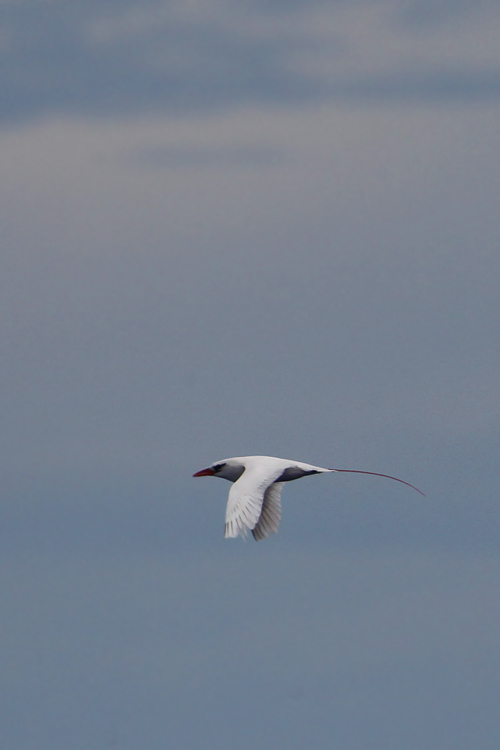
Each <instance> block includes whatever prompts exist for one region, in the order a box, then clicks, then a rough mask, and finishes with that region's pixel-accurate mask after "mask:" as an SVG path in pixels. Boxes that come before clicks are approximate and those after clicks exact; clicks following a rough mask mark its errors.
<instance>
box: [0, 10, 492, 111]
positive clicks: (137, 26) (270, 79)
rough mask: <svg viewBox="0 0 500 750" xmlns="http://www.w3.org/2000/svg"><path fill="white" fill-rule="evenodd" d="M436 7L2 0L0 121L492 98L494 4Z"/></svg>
mask: <svg viewBox="0 0 500 750" xmlns="http://www.w3.org/2000/svg"><path fill="white" fill-rule="evenodd" d="M432 7H434V6H432ZM439 7H440V9H441V10H440V13H439V14H438V15H436V13H435V12H434V11H433V10H432V8H431V6H430V5H429V4H428V3H426V2H420V3H410V4H408V3H405V2H399V3H394V2H388V1H386V0H381V1H380V2H376V3H371V4H368V5H367V4H366V3H363V2H352V3H345V2H339V3H333V4H330V5H328V6H325V5H324V4H323V3H320V2H312V3H307V4H305V3H299V2H296V3H292V4H290V3H286V4H284V3H260V4H257V5H249V4H244V5H241V4H239V3H236V2H232V1H231V0H226V1H225V2H219V3H217V4H215V5H214V4H210V7H209V6H208V5H207V4H205V3H203V2H177V3H175V2H170V3H165V2H149V3H147V4H145V5H143V6H141V7H140V8H138V6H137V4H135V3H124V2H113V1H112V0H106V1H105V2H101V3H96V2H88V3H84V2H75V3H71V4H69V5H68V4H66V3H62V2H51V3H33V2H29V1H28V2H12V3H9V4H5V5H3V6H2V8H1V10H0V21H1V25H2V29H3V32H2V37H1V39H0V59H1V61H2V69H3V71H4V74H3V76H2V81H1V83H0V97H1V101H2V120H3V122H4V123H8V122H12V121H18V120H26V119H31V118H33V117H40V116H47V115H53V114H61V113H66V114H77V115H85V116H91V115H92V116H111V115H116V116H117V115H125V114H126V115H134V114H140V113H146V112H166V113H171V114H179V113H189V112H199V111H202V110H213V109H219V108H221V107H228V106H235V105H238V104H242V103H244V104H248V103H261V104H262V103H269V102H273V103H282V104H284V103H290V102H307V101H326V100H334V99H336V98H340V99H361V100H364V99H367V100H370V99H380V98H382V99H384V98H387V97H391V98H393V99H396V100H399V99H402V100H408V99H428V100H430V101H434V100H436V99H440V100H456V99H463V98H470V97H472V98H477V99H491V98H495V99H496V98H498V96H499V93H500V60H499V56H498V51H497V47H498V46H497V44H496V40H497V39H498V32H499V28H500V18H499V16H498V13H497V12H496V11H495V8H494V7H493V6H491V5H490V4H488V3H482V4H480V5H478V6H477V7H476V8H475V9H472V7H471V5H470V4H468V3H465V2H462V3H460V4H459V5H458V6H455V5H452V4H450V3H448V4H444V5H443V4H442V3H441V4H440V6H439ZM438 21H439V23H438ZM454 39H455V40H456V42H455V48H454V49H452V50H451V51H450V52H447V47H448V46H449V44H451V45H452V47H453V40H454ZM450 40H451V41H450ZM488 40H491V44H490V43H489V41H488Z"/></svg>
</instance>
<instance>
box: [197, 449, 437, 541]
mask: <svg viewBox="0 0 500 750" xmlns="http://www.w3.org/2000/svg"><path fill="white" fill-rule="evenodd" d="M333 472H348V473H352V474H373V475H374V476H379V477H386V478H387V479H394V480H395V481H396V482H401V483H402V484H406V485H408V487H412V489H414V490H417V488H416V487H413V485H412V484H408V482H404V481H403V480H402V479H397V478H396V477H391V476H389V475H388V474H378V473H377V472H373V471H359V470H357V469H324V468H322V467H321V466H313V465H312V464H305V463H302V462H301V461H289V460H288V459H285V458H273V457H272V456H240V457H238V458H225V459H224V460H222V461H216V462H215V463H213V464H212V465H211V466H209V467H208V468H207V469H202V470H201V471H197V472H196V474H194V475H193V476H195V477H206V476H216V477H221V478H222V479H228V480H229V481H230V482H233V486H232V487H231V489H230V490H229V499H228V502H227V508H226V527H225V534H224V536H225V537H226V538H228V537H237V536H239V535H241V536H245V535H246V534H247V532H248V531H251V532H252V534H253V536H254V538H255V539H256V540H257V541H260V540H261V539H265V538H266V537H268V536H269V535H270V534H274V533H276V531H277V530H278V526H279V523H280V520H281V491H282V489H283V486H284V484H285V482H290V481H292V480H294V479H300V478H301V477H305V476H310V475H312V474H325V473H328V474H331V473H333ZM417 492H420V490H417ZM420 494H421V495H423V494H424V493H423V492H420Z"/></svg>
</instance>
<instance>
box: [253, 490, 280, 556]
mask: <svg viewBox="0 0 500 750" xmlns="http://www.w3.org/2000/svg"><path fill="white" fill-rule="evenodd" d="M283 486H284V482H275V483H274V484H272V485H271V486H270V487H268V488H267V490H266V492H265V494H264V502H263V503H262V510H261V513H260V517H259V520H258V521H257V525H256V526H255V528H254V529H252V534H253V537H254V539H255V540H256V541H257V542H260V540H261V539H266V537H268V536H270V535H271V534H275V533H276V532H277V531H278V526H279V525H280V521H281V490H282V489H283Z"/></svg>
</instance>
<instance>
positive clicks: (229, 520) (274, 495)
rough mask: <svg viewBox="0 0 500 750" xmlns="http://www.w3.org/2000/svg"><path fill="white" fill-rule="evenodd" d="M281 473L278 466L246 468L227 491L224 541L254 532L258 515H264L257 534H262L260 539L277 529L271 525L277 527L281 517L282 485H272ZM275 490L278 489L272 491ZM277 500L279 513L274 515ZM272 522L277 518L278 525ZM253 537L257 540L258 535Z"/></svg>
mask: <svg viewBox="0 0 500 750" xmlns="http://www.w3.org/2000/svg"><path fill="white" fill-rule="evenodd" d="M281 472H282V469H281V467H279V468H270V467H269V466H265V467H261V466H256V467H252V468H247V469H245V471H244V472H243V474H242V475H241V477H240V478H239V479H238V481H237V482H235V483H234V484H233V486H232V487H231V489H230V490H229V499H228V502H227V508H226V529H225V534H224V536H225V537H226V538H228V537H236V536H238V535H239V534H241V535H242V536H245V535H246V533H247V532H248V531H253V530H254V529H255V528H256V527H257V525H258V523H259V519H260V517H261V514H264V513H265V520H264V521H263V526H262V530H263V532H261V531H257V533H258V534H260V533H263V536H259V539H264V537H266V536H268V534H270V533H272V531H275V530H276V529H275V528H274V526H276V528H277V524H278V523H279V518H280V502H279V496H280V493H281V483H280V484H279V485H278V484H276V485H275V484H273V482H275V480H276V479H278V477H279V476H280V474H281ZM275 487H276V488H278V487H279V489H276V490H275V489H274V488H275ZM267 497H270V500H269V503H268V502H265V500H267ZM276 500H277V508H278V513H276ZM264 506H265V507H266V510H265V511H264ZM267 506H268V507H267ZM273 519H277V522H276V520H273ZM264 529H265V531H264ZM254 536H255V535H254ZM255 538H256V539H257V536H256V537H255Z"/></svg>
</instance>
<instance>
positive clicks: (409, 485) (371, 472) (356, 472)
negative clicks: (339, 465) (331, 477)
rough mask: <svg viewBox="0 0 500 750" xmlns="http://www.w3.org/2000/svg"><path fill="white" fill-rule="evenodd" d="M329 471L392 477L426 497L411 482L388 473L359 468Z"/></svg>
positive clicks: (385, 477)
mask: <svg viewBox="0 0 500 750" xmlns="http://www.w3.org/2000/svg"><path fill="white" fill-rule="evenodd" d="M330 471H338V472H342V473H347V474H370V475H371V476H372V477H384V479H394V481H395V482H401V484H406V486H407V487H411V488H412V490H416V491H417V492H420V494H421V495H423V496H424V497H426V495H425V494H424V493H423V492H422V490H419V489H418V487H415V486H414V485H413V484H410V483H409V482H405V481H404V479H398V478H397V477H391V475H390V474H379V473H378V472H376V471H360V470H359V469H330Z"/></svg>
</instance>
